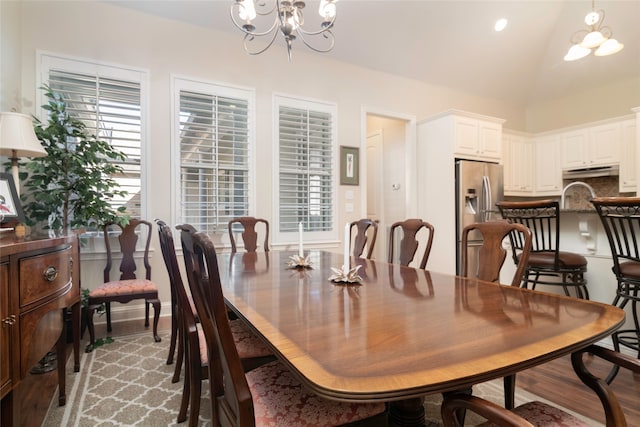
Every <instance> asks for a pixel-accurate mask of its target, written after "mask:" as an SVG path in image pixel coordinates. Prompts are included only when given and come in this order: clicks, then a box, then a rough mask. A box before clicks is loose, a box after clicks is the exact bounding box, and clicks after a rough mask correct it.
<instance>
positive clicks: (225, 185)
mask: <svg viewBox="0 0 640 427" xmlns="http://www.w3.org/2000/svg"><path fill="white" fill-rule="evenodd" d="M179 99H180V118H179V120H180V131H179V141H180V194H181V215H182V220H183V221H185V222H187V223H189V224H192V225H193V226H194V227H196V229H198V230H201V231H205V232H208V233H214V232H216V231H225V230H227V223H228V222H229V220H230V219H232V218H234V217H238V216H246V215H248V212H249V101H248V99H242V98H240V97H238V98H236V97H226V96H219V95H216V94H214V93H201V92H196V91H190V90H181V91H180V94H179Z"/></svg>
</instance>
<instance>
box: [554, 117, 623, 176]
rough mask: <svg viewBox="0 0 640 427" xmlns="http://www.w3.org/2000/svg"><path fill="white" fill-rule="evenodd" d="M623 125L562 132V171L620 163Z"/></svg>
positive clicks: (613, 124)
mask: <svg viewBox="0 0 640 427" xmlns="http://www.w3.org/2000/svg"><path fill="white" fill-rule="evenodd" d="M621 128H622V126H621V123H620V122H617V123H606V124H600V125H595V126H588V127H585V128H581V129H576V130H571V131H566V132H562V133H561V134H560V137H561V139H562V169H580V168H591V167H596V166H609V165H613V164H618V163H620V137H621Z"/></svg>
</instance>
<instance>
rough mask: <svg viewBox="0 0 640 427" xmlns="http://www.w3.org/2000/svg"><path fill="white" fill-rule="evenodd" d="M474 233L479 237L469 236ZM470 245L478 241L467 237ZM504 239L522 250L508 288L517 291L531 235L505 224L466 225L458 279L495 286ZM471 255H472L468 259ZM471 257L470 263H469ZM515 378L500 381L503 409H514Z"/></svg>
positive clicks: (527, 231)
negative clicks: (474, 280)
mask: <svg viewBox="0 0 640 427" xmlns="http://www.w3.org/2000/svg"><path fill="white" fill-rule="evenodd" d="M472 233H474V234H475V233H477V234H479V236H477V235H475V236H474V234H472ZM470 235H472V236H473V237H474V238H473V241H476V240H477V239H481V240H482V244H481V245H479V246H478V245H476V244H473V245H470V244H469V242H470V239H469V236H470ZM505 239H510V240H511V241H514V240H515V241H518V242H522V243H521V244H520V246H521V247H522V250H521V251H520V253H519V255H518V260H519V263H518V264H517V267H516V271H515V273H514V275H513V278H512V280H511V286H516V287H519V286H520V285H521V283H522V280H523V278H524V271H525V267H526V265H527V262H528V259H529V255H530V253H531V240H532V233H531V230H529V229H528V228H527V227H525V226H524V225H522V224H517V223H510V222H507V221H487V222H480V223H475V224H470V225H468V226H466V227H465V228H464V229H463V230H462V241H461V245H460V246H461V251H460V253H461V257H460V259H461V276H464V277H475V278H477V279H480V280H484V281H487V282H499V281H500V271H501V270H502V267H503V265H504V261H505V259H506V258H507V250H506V249H505V248H504V246H503V243H504V241H505ZM470 249H471V250H470ZM471 254H473V255H471ZM471 257H473V258H474V259H470V258H471ZM470 264H471V265H474V266H476V269H475V271H469V265H470ZM515 390H516V375H515V374H513V375H509V376H507V377H504V404H505V407H506V408H507V409H512V408H513V407H514V406H515Z"/></svg>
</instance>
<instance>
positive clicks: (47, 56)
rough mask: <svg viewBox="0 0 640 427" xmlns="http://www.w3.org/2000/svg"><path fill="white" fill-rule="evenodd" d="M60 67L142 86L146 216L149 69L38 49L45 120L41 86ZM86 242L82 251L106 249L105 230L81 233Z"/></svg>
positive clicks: (143, 214)
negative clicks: (104, 241)
mask: <svg viewBox="0 0 640 427" xmlns="http://www.w3.org/2000/svg"><path fill="white" fill-rule="evenodd" d="M52 69H57V70H63V71H65V72H69V73H82V74H89V75H94V76H98V77H100V78H106V79H113V80H121V81H123V82H135V83H137V84H139V86H140V218H143V219H145V218H147V216H148V210H149V193H150V191H149V184H148V181H149V172H148V164H149V163H148V153H149V149H148V140H149V138H148V135H149V127H150V123H149V112H148V110H149V108H148V106H149V91H148V87H149V71H148V70H147V69H144V68H136V67H130V66H124V65H120V64H114V63H109V62H105V61H98V60H94V59H89V58H80V57H73V56H69V55H62V54H58V53H55V52H49V51H44V50H37V51H36V79H35V83H36V94H35V98H34V99H35V100H36V102H37V108H36V110H35V114H36V116H37V117H38V118H39V119H40V120H41V121H43V122H46V117H47V114H48V113H47V111H46V110H45V109H44V108H42V106H43V105H45V104H46V103H47V100H48V99H47V97H46V94H45V91H44V90H42V89H40V88H42V87H43V86H44V85H45V84H47V85H48V83H49V76H50V70H52ZM82 239H83V240H85V239H86V243H85V244H84V245H83V247H82V251H83V252H88V253H91V252H104V251H105V250H104V248H103V247H102V246H103V245H102V241H103V237H102V232H101V231H100V230H98V231H96V232H86V233H84V234H83V235H82Z"/></svg>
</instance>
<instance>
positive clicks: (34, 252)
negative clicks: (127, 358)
mask: <svg viewBox="0 0 640 427" xmlns="http://www.w3.org/2000/svg"><path fill="white" fill-rule="evenodd" d="M2 233H3V234H6V233H10V235H9V236H7V237H2V238H0V320H1V323H2V324H1V329H0V345H1V346H0V366H1V368H0V398H1V399H2V403H1V407H0V412H1V420H0V421H1V424H2V425H3V426H5V425H6V426H13V425H20V420H19V417H20V411H19V410H18V408H19V406H20V402H18V399H17V398H14V394H15V390H16V388H17V387H18V385H19V384H20V382H21V381H22V380H23V379H24V378H25V377H26V376H27V375H29V370H30V369H31V368H32V367H33V366H34V365H36V364H37V363H38V361H39V360H40V359H41V358H42V357H43V356H45V355H46V354H47V352H49V351H50V350H51V349H52V348H53V346H54V345H55V346H56V353H57V358H58V386H59V397H58V403H59V404H60V405H64V404H65V403H66V394H65V361H66V339H67V337H66V326H65V325H66V322H65V313H67V312H70V313H71V316H72V322H71V323H72V327H73V343H74V370H75V371H76V372H77V371H78V370H79V369H80V363H79V361H80V356H79V348H80V301H81V298H80V250H79V245H78V238H77V236H76V235H69V236H65V237H56V238H48V237H46V238H45V237H43V238H37V237H28V238H26V239H22V240H18V239H15V238H14V237H13V233H11V232H7V231H4V232H2Z"/></svg>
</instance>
